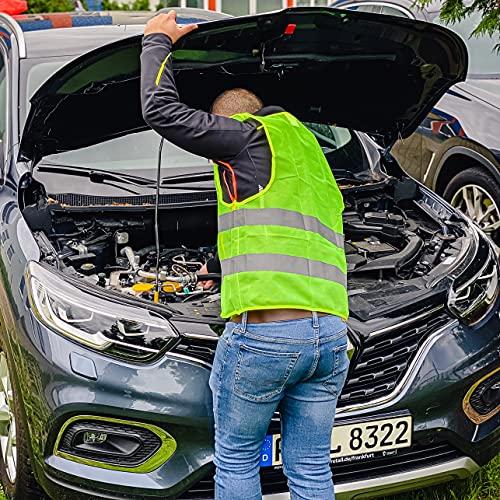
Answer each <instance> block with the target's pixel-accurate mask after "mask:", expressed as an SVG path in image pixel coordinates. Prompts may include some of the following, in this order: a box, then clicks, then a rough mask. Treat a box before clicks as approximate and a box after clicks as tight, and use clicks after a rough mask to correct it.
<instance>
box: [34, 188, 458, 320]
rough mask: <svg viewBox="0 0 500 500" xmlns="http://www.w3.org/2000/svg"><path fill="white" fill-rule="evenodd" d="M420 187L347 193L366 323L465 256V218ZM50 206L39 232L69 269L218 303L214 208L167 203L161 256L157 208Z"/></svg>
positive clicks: (350, 245)
mask: <svg viewBox="0 0 500 500" xmlns="http://www.w3.org/2000/svg"><path fill="white" fill-rule="evenodd" d="M382 184H384V183H382ZM412 186H414V183H413V182H412V181H411V185H410V187H409V186H408V185H406V186H405V185H404V183H402V182H400V181H398V183H396V185H395V186H394V185H393V186H390V192H391V193H392V196H388V192H387V191H388V186H387V185H386V184H385V185H380V183H379V185H372V186H367V187H366V188H363V187H361V188H360V187H359V186H356V187H355V188H349V187H346V188H344V189H343V195H344V203H345V211H344V233H345V252H346V259H347V269H348V291H349V296H350V306H351V311H352V313H353V314H354V315H355V316H357V317H358V318H359V319H362V320H363V319H369V318H371V317H373V316H374V315H380V314H384V313H387V312H390V311H391V310H392V308H393V307H396V306H397V307H398V308H400V307H401V304H402V301H403V302H404V299H405V297H407V299H408V302H409V303H413V302H415V301H417V300H419V299H420V298H422V296H424V295H426V294H429V286H428V283H429V280H430V278H431V276H432V275H433V273H434V272H435V269H436V268H437V267H438V266H439V265H440V264H443V263H449V262H451V261H452V260H454V258H455V257H454V256H456V255H457V254H458V253H459V250H460V247H461V244H460V239H461V236H463V228H462V227H461V223H460V222H458V221H453V216H450V214H448V215H447V214H441V216H438V215H437V214H436V213H435V212H434V211H433V210H434V209H433V208H432V202H431V200H426V199H425V198H422V197H418V196H415V194H416V193H415V188H414V187H412ZM48 210H49V212H50V219H51V229H50V230H45V231H38V232H36V233H35V234H36V235H37V237H38V239H39V245H40V247H41V248H42V250H43V249H44V248H45V250H46V251H45V252H44V253H45V254H46V255H45V260H46V261H50V262H51V263H52V264H53V265H57V266H58V267H59V268H61V269H62V270H63V271H64V272H65V273H72V274H74V275H77V276H79V277H80V278H81V279H84V280H86V281H87V282H90V283H92V284H94V285H96V286H98V287H102V288H105V289H109V290H114V291H116V292H120V293H123V294H127V295H129V296H134V297H137V298H140V299H144V300H148V301H153V300H154V301H155V302H159V303H161V304H174V303H177V304H179V303H187V302H192V303H194V302H196V304H198V305H199V304H202V303H203V301H205V300H208V301H210V302H211V303H214V302H217V301H218V299H219V291H220V276H218V275H217V276H212V275H211V276H205V277H204V276H200V275H199V273H200V270H201V268H202V266H203V264H204V263H205V262H206V261H207V260H208V259H210V258H212V257H214V256H215V255H216V246H215V240H216V213H215V207H213V206H211V207H205V208H201V207H191V208H190V209H189V213H186V212H185V211H184V210H168V209H166V208H165V209H164V212H163V215H162V224H161V237H160V241H161V247H160V255H159V256H158V254H157V251H156V247H155V245H154V238H153V234H154V225H153V218H152V214H151V211H150V210H143V211H141V212H140V213H139V214H137V213H135V214H134V213H131V212H130V211H129V212H128V213H127V215H126V216H125V212H123V211H120V210H118V211H117V210H109V211H107V210H106V208H102V209H101V210H99V211H98V212H92V211H85V209H84V208H81V207H78V209H76V208H72V207H63V206H61V205H58V204H52V205H49V206H48ZM186 221H188V222H187V223H186ZM200 228H205V230H204V231H203V230H200ZM40 240H42V241H40ZM450 259H451V260H450ZM157 262H159V265H158V264H157ZM157 280H158V283H159V294H158V296H155V289H156V288H155V287H156V283H157ZM206 280H213V281H214V284H213V286H211V288H210V289H205V287H204V286H203V285H202V284H200V281H206ZM381 290H384V294H383V297H381V295H380V292H381ZM392 297H394V303H393V302H392Z"/></svg>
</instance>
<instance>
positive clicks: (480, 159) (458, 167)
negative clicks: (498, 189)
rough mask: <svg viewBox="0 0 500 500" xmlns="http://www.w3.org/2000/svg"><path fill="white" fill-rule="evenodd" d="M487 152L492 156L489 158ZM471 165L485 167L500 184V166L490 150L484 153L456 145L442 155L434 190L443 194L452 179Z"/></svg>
mask: <svg viewBox="0 0 500 500" xmlns="http://www.w3.org/2000/svg"><path fill="white" fill-rule="evenodd" d="M476 148H477V146H476ZM488 153H489V154H488ZM486 154H487V155H488V156H490V157H491V158H488V157H487V156H486ZM470 166H479V167H482V168H484V169H485V170H486V171H487V172H488V173H489V174H491V175H492V176H493V177H494V179H495V180H496V181H497V182H498V183H499V184H500V166H499V165H498V163H497V162H496V161H495V159H494V156H493V155H492V154H491V153H490V152H489V151H488V150H486V152H485V154H483V153H482V152H481V151H477V150H476V149H470V148H468V147H465V146H454V147H452V148H450V149H448V150H447V151H446V152H445V153H444V154H443V156H442V157H441V160H440V162H439V165H438V167H437V169H436V170H437V175H436V176H435V177H434V182H433V186H432V189H433V191H435V192H436V193H438V194H439V195H440V196H442V195H443V193H444V191H445V189H446V186H447V184H448V183H449V182H450V180H451V179H453V177H455V175H457V174H458V173H460V172H461V171H462V170H463V169H464V168H465V167H470Z"/></svg>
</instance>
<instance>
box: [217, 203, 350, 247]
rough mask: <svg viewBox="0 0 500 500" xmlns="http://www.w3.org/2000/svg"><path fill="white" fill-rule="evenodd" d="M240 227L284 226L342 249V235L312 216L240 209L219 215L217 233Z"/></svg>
mask: <svg viewBox="0 0 500 500" xmlns="http://www.w3.org/2000/svg"><path fill="white" fill-rule="evenodd" d="M241 226H286V227H292V228H294V229H302V230H304V231H311V232H313V233H317V234H320V235H321V236H323V238H325V239H326V240H328V241H329V242H330V243H333V244H334V245H335V246H337V247H339V248H341V249H342V250H343V249H344V235H343V234H340V233H336V232H335V231H333V230H332V229H330V228H329V227H328V226H326V225H325V224H323V223H322V222H321V221H320V220H319V219H317V218H316V217H313V216H312V215H304V214H301V213H300V212H294V211H293V210H285V209H283V208H241V209H239V210H233V211H231V212H227V213H225V214H221V215H219V232H222V231H227V230H228V229H233V228H234V227H241Z"/></svg>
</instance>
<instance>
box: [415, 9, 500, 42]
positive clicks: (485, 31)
mask: <svg viewBox="0 0 500 500" xmlns="http://www.w3.org/2000/svg"><path fill="white" fill-rule="evenodd" d="M415 1H416V3H417V5H418V4H420V5H421V6H423V7H425V6H426V5H429V4H431V3H434V2H435V0H415ZM475 13H477V14H479V15H480V17H481V21H480V22H479V23H478V24H477V26H476V27H475V29H474V30H473V31H472V33H471V36H484V35H488V36H491V37H496V38H498V40H499V42H500V0H444V2H443V4H442V5H441V12H440V15H439V17H440V19H441V20H442V21H443V22H444V23H445V24H453V23H457V22H460V21H462V20H463V19H465V18H466V17H469V16H471V15H472V14H475ZM495 48H496V49H497V50H500V43H499V44H498V45H497V46H496V47H495Z"/></svg>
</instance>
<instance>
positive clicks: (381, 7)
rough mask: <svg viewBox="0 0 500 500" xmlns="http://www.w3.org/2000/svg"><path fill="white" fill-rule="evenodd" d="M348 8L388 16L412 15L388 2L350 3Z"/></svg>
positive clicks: (407, 16)
mask: <svg viewBox="0 0 500 500" xmlns="http://www.w3.org/2000/svg"><path fill="white" fill-rule="evenodd" d="M347 9H348V10H357V11H358V12H371V13H372V14H385V15H387V16H396V17H406V18H409V17H410V15H409V14H407V13H406V12H404V11H403V10H401V9H398V8H397V7H391V6H390V5H387V4H386V3H376V2H370V3H367V4H357V5H349V6H348V7H347Z"/></svg>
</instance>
